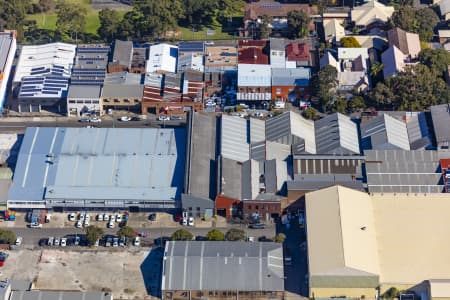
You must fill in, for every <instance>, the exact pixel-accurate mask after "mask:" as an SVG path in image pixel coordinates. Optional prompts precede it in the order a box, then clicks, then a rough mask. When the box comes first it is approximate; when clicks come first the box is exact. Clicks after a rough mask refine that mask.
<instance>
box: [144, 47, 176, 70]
mask: <svg viewBox="0 0 450 300" xmlns="http://www.w3.org/2000/svg"><path fill="white" fill-rule="evenodd" d="M177 60H178V47H177V46H174V45H170V44H157V45H151V46H150V51H149V58H148V60H147V64H146V72H147V73H153V72H156V73H164V72H170V73H175V72H176V71H177Z"/></svg>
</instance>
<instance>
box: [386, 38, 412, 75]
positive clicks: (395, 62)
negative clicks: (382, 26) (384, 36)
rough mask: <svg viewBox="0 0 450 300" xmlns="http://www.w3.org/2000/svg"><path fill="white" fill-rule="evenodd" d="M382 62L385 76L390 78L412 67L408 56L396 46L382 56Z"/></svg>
mask: <svg viewBox="0 0 450 300" xmlns="http://www.w3.org/2000/svg"><path fill="white" fill-rule="evenodd" d="M381 62H382V63H383V76H384V78H389V77H392V76H395V75H397V74H398V73H400V72H402V71H403V70H404V69H405V66H407V65H410V63H409V59H408V56H407V55H405V54H404V53H403V52H402V51H401V50H400V49H398V48H397V47H396V46H395V45H393V46H390V47H389V48H388V49H387V50H386V51H384V52H383V53H382V54H381Z"/></svg>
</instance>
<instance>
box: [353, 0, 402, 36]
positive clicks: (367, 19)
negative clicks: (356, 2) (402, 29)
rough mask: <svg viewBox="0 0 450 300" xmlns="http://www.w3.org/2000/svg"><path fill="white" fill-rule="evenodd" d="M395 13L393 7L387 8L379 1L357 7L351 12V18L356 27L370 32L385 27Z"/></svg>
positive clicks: (375, 0) (372, 0) (370, 0)
mask: <svg viewBox="0 0 450 300" xmlns="http://www.w3.org/2000/svg"><path fill="white" fill-rule="evenodd" d="M393 13H394V7H393V6H386V5H384V4H382V3H380V2H378V1H377V0H369V1H368V2H367V3H365V4H363V5H361V6H355V7H354V8H353V9H352V10H351V12H350V18H351V21H352V22H353V23H354V24H355V26H356V27H358V28H366V29H369V30H370V29H372V28H374V27H378V26H382V27H383V26H384V24H385V23H386V22H387V21H388V20H389V19H390V18H391V16H392V14H393Z"/></svg>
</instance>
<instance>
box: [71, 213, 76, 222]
mask: <svg viewBox="0 0 450 300" xmlns="http://www.w3.org/2000/svg"><path fill="white" fill-rule="evenodd" d="M75 219H76V216H75V213H70V214H69V221H70V222H73V221H75Z"/></svg>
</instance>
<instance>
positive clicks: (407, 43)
mask: <svg viewBox="0 0 450 300" xmlns="http://www.w3.org/2000/svg"><path fill="white" fill-rule="evenodd" d="M387 36H388V41H389V46H390V47H392V46H395V47H397V48H398V49H399V50H400V51H402V52H403V54H405V55H406V56H407V57H408V58H409V59H415V58H417V57H418V55H419V52H420V39H419V35H418V34H417V33H411V32H406V31H404V30H403V29H400V28H398V27H396V28H393V29H391V30H389V31H388V32H387Z"/></svg>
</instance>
